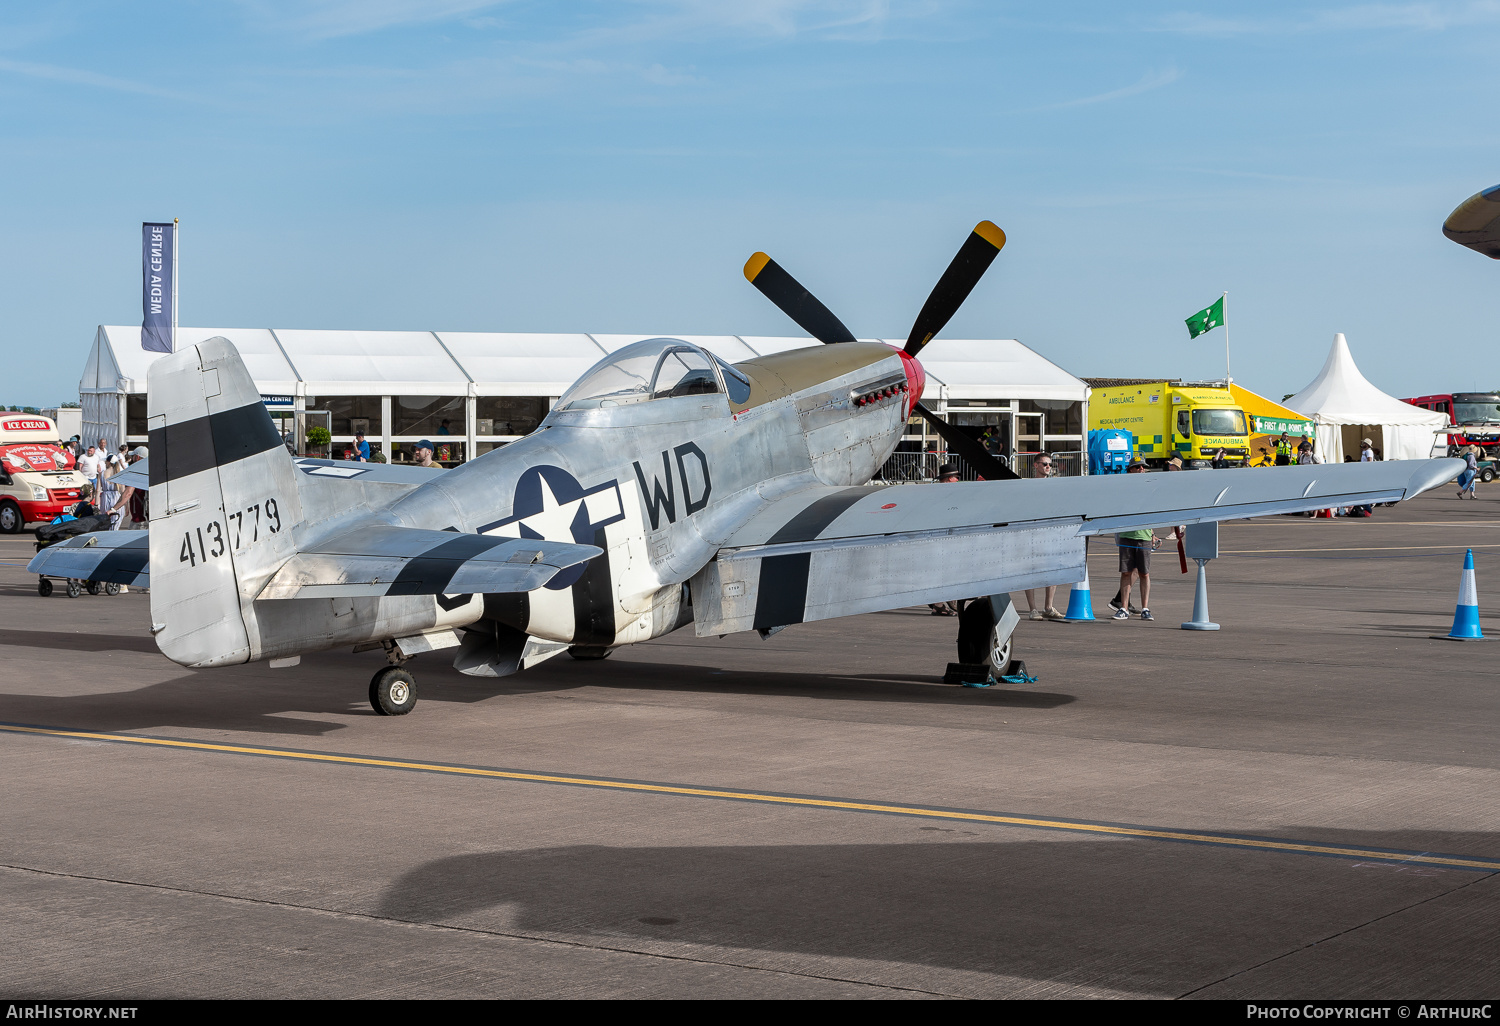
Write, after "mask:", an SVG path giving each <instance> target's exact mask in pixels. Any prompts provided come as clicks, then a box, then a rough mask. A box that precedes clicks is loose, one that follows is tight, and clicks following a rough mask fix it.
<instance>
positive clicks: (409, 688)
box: [355, 641, 417, 716]
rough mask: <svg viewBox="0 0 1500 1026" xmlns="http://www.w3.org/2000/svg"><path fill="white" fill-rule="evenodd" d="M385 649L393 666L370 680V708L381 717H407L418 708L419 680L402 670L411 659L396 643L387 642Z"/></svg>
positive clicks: (382, 668) (386, 655)
mask: <svg viewBox="0 0 1500 1026" xmlns="http://www.w3.org/2000/svg"><path fill="white" fill-rule="evenodd" d="M384 647H385V657H386V658H387V659H389V660H390V661H391V665H389V666H383V667H381V668H380V669H379V670H376V671H375V676H373V677H371V678H370V708H372V709H374V710H375V711H376V712H377V713H379V714H380V715H381V716H405V715H406V714H407V713H409V712H411V711H412V710H413V709H415V708H416V707H417V679H416V678H415V677H413V676H412V675H411V674H410V673H408V672H406V670H404V669H402V667H403V666H405V664H406V662H407V661H408V660H409V659H410V658H411V657H410V656H407V655H403V654H402V652H401V649H400V648H399V647H397V645H396V643H395V642H392V641H387V642H385V644H384ZM355 651H359V650H358V649H355Z"/></svg>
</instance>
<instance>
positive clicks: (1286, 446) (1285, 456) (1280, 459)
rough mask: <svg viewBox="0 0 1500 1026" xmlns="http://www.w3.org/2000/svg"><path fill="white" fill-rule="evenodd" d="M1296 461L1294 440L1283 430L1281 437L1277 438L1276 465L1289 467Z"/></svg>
mask: <svg viewBox="0 0 1500 1026" xmlns="http://www.w3.org/2000/svg"><path fill="white" fill-rule="evenodd" d="M1294 462H1295V461H1294V460H1293V459H1292V440H1291V439H1290V438H1288V437H1287V436H1286V432H1285V431H1283V432H1282V433H1281V437H1280V438H1278V439H1276V465H1277V466H1278V467H1289V466H1291V465H1292V464H1293V463H1294Z"/></svg>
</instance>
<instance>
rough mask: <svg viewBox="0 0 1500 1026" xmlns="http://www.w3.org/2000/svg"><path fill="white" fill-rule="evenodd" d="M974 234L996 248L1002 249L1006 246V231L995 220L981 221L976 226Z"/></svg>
mask: <svg viewBox="0 0 1500 1026" xmlns="http://www.w3.org/2000/svg"><path fill="white" fill-rule="evenodd" d="M974 234H975V235H977V236H979V237H980V238H981V239H983V240H984V241H985V242H988V243H989V244H990V245H991V246H994V247H995V248H996V249H1001V248H1003V247H1004V246H1005V233H1004V232H1003V231H1001V230H1000V226H999V225H997V224H995V222H994V221H980V222H979V223H978V224H976V225H975V226H974Z"/></svg>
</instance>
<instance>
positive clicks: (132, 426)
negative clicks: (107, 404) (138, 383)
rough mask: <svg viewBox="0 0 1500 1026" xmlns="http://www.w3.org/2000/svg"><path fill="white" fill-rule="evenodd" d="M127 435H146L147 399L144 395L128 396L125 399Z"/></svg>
mask: <svg viewBox="0 0 1500 1026" xmlns="http://www.w3.org/2000/svg"><path fill="white" fill-rule="evenodd" d="M125 433H126V434H127V435H144V434H148V433H149V432H148V431H147V430H146V397H145V396H143V395H127V396H126V397H125Z"/></svg>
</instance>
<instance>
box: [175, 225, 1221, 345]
mask: <svg viewBox="0 0 1500 1026" xmlns="http://www.w3.org/2000/svg"><path fill="white" fill-rule="evenodd" d="M180 263H181V252H180V251H178V249H177V217H172V353H177V264H180ZM1226 345H1227V344H1226Z"/></svg>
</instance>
